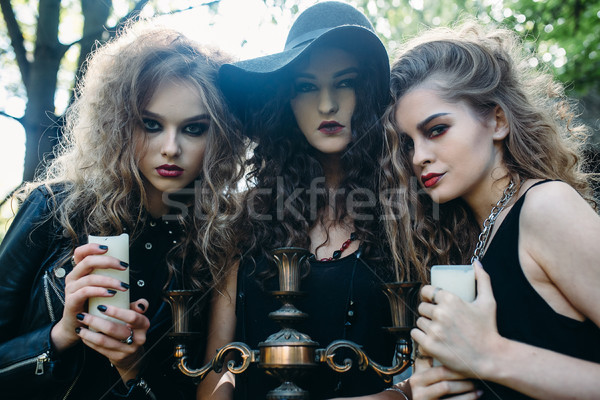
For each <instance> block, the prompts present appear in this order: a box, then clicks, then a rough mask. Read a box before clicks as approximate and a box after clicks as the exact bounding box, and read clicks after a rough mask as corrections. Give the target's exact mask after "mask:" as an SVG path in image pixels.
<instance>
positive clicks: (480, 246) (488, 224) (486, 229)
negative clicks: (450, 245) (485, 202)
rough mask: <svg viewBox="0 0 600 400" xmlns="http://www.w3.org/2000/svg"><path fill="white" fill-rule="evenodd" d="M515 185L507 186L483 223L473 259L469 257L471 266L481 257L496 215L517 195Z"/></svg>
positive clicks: (511, 183) (512, 183) (511, 182)
mask: <svg viewBox="0 0 600 400" xmlns="http://www.w3.org/2000/svg"><path fill="white" fill-rule="evenodd" d="M517 189H518V187H517V185H516V184H515V183H514V182H513V181H512V179H511V181H510V183H509V184H508V186H507V187H506V189H504V192H503V193H502V198H501V199H500V200H498V202H497V203H496V205H495V206H494V208H492V212H491V213H490V215H489V216H488V217H487V218H486V219H485V221H483V229H482V230H481V233H480V234H479V238H478V240H479V241H478V242H477V246H476V247H475V250H474V251H473V257H471V264H473V263H474V262H475V261H476V260H479V257H481V255H482V252H483V250H484V249H485V245H486V244H487V241H488V238H489V237H490V233H491V232H492V228H493V227H494V224H495V223H496V218H498V215H499V214H500V213H501V212H502V210H504V207H506V205H507V204H508V202H509V201H510V199H512V197H513V196H514V195H515V193H517Z"/></svg>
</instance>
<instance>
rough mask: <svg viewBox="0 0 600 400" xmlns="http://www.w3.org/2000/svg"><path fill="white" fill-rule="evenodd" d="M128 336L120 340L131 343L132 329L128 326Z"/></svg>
mask: <svg viewBox="0 0 600 400" xmlns="http://www.w3.org/2000/svg"><path fill="white" fill-rule="evenodd" d="M129 332H130V333H129V336H127V337H126V338H125V339H123V340H121V343H125V344H132V343H133V329H131V328H129Z"/></svg>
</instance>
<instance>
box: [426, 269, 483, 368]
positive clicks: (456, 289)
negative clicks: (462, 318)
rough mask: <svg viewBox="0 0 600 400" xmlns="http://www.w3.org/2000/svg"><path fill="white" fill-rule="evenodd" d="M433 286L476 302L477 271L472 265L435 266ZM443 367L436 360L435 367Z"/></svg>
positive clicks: (432, 279) (434, 360)
mask: <svg viewBox="0 0 600 400" xmlns="http://www.w3.org/2000/svg"><path fill="white" fill-rule="evenodd" d="M431 285H432V286H436V287H439V288H440V289H442V290H447V291H448V292H451V293H454V294H455V295H457V296H458V297H460V298H461V299H463V300H464V301H468V302H471V301H473V300H475V271H474V270H473V266H472V265H434V266H433V267H431ZM439 365H442V364H441V363H440V362H439V361H438V360H436V359H435V358H434V359H433V366H434V367H436V366H439Z"/></svg>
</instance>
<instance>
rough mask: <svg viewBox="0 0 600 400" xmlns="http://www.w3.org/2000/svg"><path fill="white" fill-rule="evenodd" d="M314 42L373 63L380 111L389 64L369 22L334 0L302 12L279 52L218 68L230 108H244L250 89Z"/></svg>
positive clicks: (281, 69) (385, 97)
mask: <svg viewBox="0 0 600 400" xmlns="http://www.w3.org/2000/svg"><path fill="white" fill-rule="evenodd" d="M317 45H327V46H332V47H341V48H344V49H348V50H349V51H350V52H351V53H353V54H355V55H356V56H357V58H358V61H359V63H363V62H366V60H369V62H372V63H374V65H375V76H373V77H371V79H373V82H375V87H374V88H373V89H374V93H373V95H374V96H377V101H376V102H377V104H379V106H380V109H381V110H382V109H383V108H384V107H385V106H386V105H387V104H388V101H389V81H390V63H389V57H388V54H387V51H386V49H385V46H384V45H383V43H382V42H381V40H380V39H379V37H378V36H377V34H376V33H375V30H374V29H373V25H371V22H369V20H368V19H367V17H365V15H364V14H362V13H361V12H360V11H358V10H357V9H356V8H354V7H353V6H351V5H349V4H346V3H341V2H338V1H326V2H322V3H318V4H315V5H314V6H311V7H309V8H308V9H306V10H305V11H304V12H302V13H301V14H300V15H299V16H298V18H297V19H296V21H295V22H294V24H293V25H292V27H291V29H290V32H289V34H288V37H287V40H286V43H285V47H284V49H283V51H282V52H280V53H275V54H271V55H268V56H263V57H258V58H253V59H250V60H245V61H239V62H236V63H232V64H224V65H223V66H222V67H221V68H220V70H219V82H220V86H221V89H222V90H223V93H224V94H225V96H226V97H227V99H228V102H229V103H230V104H231V105H232V106H233V108H234V110H238V111H239V108H241V107H244V105H245V104H246V101H247V97H248V96H250V95H251V94H252V92H254V91H257V90H261V88H262V87H263V84H264V82H265V81H266V80H269V79H271V78H274V77H275V75H277V74H279V73H282V72H284V71H285V70H287V68H288V67H289V66H290V65H292V64H294V63H295V62H296V61H297V60H298V59H300V58H302V56H303V54H305V53H307V52H308V51H310V50H311V49H312V48H314V47H315V46H317Z"/></svg>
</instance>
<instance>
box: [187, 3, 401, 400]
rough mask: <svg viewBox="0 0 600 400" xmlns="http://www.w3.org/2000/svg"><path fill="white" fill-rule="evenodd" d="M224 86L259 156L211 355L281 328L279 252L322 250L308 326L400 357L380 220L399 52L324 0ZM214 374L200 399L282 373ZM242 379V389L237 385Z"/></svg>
mask: <svg viewBox="0 0 600 400" xmlns="http://www.w3.org/2000/svg"><path fill="white" fill-rule="evenodd" d="M220 82H221V85H222V89H223V91H224V93H225V95H226V97H227V98H228V100H229V102H230V103H231V106H232V108H233V109H234V110H235V111H236V113H237V114H238V116H239V117H240V119H241V120H242V122H243V124H244V125H243V126H244V132H245V134H246V135H247V136H248V137H249V138H250V139H251V140H252V141H253V142H254V144H255V147H253V155H252V157H251V159H250V160H249V163H248V166H247V167H248V171H249V182H251V183H250V184H251V188H250V189H249V190H248V191H247V193H246V198H245V204H246V209H245V211H246V214H247V215H246V217H247V223H246V224H245V228H246V235H245V236H244V237H243V238H242V240H241V241H240V243H241V247H242V257H241V260H240V263H239V269H238V268H236V269H235V272H234V273H232V274H231V275H230V277H229V278H228V280H229V282H228V285H227V291H226V292H224V293H215V296H214V298H213V306H212V315H211V324H210V329H209V342H208V348H207V357H208V358H210V357H212V356H213V355H214V354H215V353H214V351H213V350H212V349H217V348H219V347H221V346H223V345H225V344H226V343H228V342H231V341H233V340H237V341H242V342H245V343H246V344H248V345H249V346H250V347H251V348H253V349H257V348H258V343H259V342H261V341H264V340H265V339H266V338H267V337H268V336H269V335H271V334H272V333H275V332H277V331H278V330H279V329H280V327H279V326H278V325H277V324H276V323H275V322H273V321H271V320H270V319H269V317H268V313H269V312H271V311H275V310H277V309H278V308H279V307H280V304H278V302H277V300H276V299H274V298H273V296H272V295H271V294H270V291H272V290H278V281H277V277H276V271H275V264H274V263H272V262H271V261H269V260H270V255H269V253H270V251H271V250H272V249H274V248H278V247H284V246H294V247H303V248H307V249H309V250H310V252H311V253H312V256H311V259H310V268H309V269H308V270H307V271H304V272H305V273H304V276H303V279H302V281H301V283H300V288H301V290H302V291H303V292H306V293H307V294H306V296H305V298H303V299H302V300H299V301H298V302H296V305H297V307H298V309H300V310H301V311H303V312H305V313H307V314H308V318H307V320H306V321H305V322H303V323H302V324H301V325H299V326H298V331H300V332H302V333H305V334H308V335H309V336H310V337H311V338H312V340H314V341H316V342H318V343H319V346H320V347H325V346H327V345H328V344H329V343H331V342H332V341H333V340H336V339H348V340H352V341H354V342H356V343H358V344H360V345H362V346H363V349H364V350H365V352H366V353H367V354H368V355H369V357H371V358H372V359H374V360H375V361H377V362H379V363H381V364H384V365H390V364H391V363H392V356H393V352H394V339H393V338H392V337H391V336H390V335H389V334H388V333H387V332H384V331H383V330H382V329H381V327H383V326H390V325H389V324H390V323H391V322H390V319H391V318H390V310H389V305H388V302H387V300H386V298H385V296H384V294H383V292H382V290H381V283H382V282H385V281H389V280H390V278H391V277H392V276H395V271H392V270H391V269H390V267H389V265H392V263H386V262H384V258H385V254H386V251H385V247H386V246H385V242H384V237H385V236H384V234H383V232H382V230H381V229H380V223H379V218H380V214H379V202H378V191H379V188H378V181H379V179H378V174H379V164H378V160H379V157H380V156H381V152H382V147H383V146H382V139H383V133H382V132H383V131H382V127H381V124H380V118H381V115H382V113H383V111H384V108H385V106H386V105H387V103H388V100H389V59H388V55H387V52H386V50H385V47H384V46H383V44H382V43H381V41H380V40H379V38H378V37H377V35H376V34H375V32H374V30H373V27H372V25H371V23H370V22H369V21H368V20H367V18H366V17H365V16H364V15H363V14H362V13H360V12H359V11H358V10H356V9H355V8H353V7H352V6H350V5H347V4H344V3H340V2H323V3H319V4H316V5H314V6H312V7H310V8H308V9H307V10H306V11H304V12H303V13H302V14H301V15H300V16H299V17H298V18H297V20H296V21H295V23H294V24H293V26H292V28H291V30H290V32H289V35H288V38H287V42H286V45H285V49H284V51H283V52H281V53H277V54H273V55H269V56H266V57H260V58H256V59H252V60H247V61H242V62H238V63H235V64H227V65H224V66H223V67H222V68H221V70H220ZM232 379H233V378H231V379H229V378H228V376H227V374H216V373H214V372H211V373H210V374H209V375H208V376H207V377H206V378H205V379H204V381H202V382H201V384H200V386H199V390H198V398H200V399H207V398H213V399H214V398H222V399H230V398H232V397H235V398H236V399H237V398H240V399H242V398H243V399H264V398H265V397H266V393H267V392H268V391H269V390H271V389H273V388H275V387H277V386H278V385H279V382H278V381H277V380H276V379H274V378H272V377H269V376H267V375H265V373H264V371H262V370H259V369H257V368H256V367H255V366H252V367H251V368H250V369H248V370H247V371H246V372H244V373H243V374H241V375H237V376H236V378H235V385H234V384H233V382H232ZM297 383H298V384H299V386H301V387H302V388H303V389H305V390H308V391H309V392H310V398H311V399H325V398H332V397H349V396H368V395H373V394H376V393H378V394H379V395H377V396H376V397H377V398H382V399H383V398H388V399H404V398H405V397H404V394H403V393H401V391H400V390H399V389H398V388H389V389H391V390H386V389H388V386H389V385H388V384H385V383H384V382H383V380H382V379H381V378H380V377H378V376H377V375H376V374H375V373H374V372H373V371H371V370H367V371H358V368H357V367H355V368H353V369H352V370H351V371H349V372H347V373H344V374H341V373H335V372H333V371H331V370H330V369H329V368H328V367H327V366H325V365H322V366H319V367H318V368H316V369H315V370H314V371H312V372H309V373H307V374H306V376H305V377H304V379H303V380H302V382H297ZM234 386H235V391H234V389H233V387H234Z"/></svg>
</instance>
